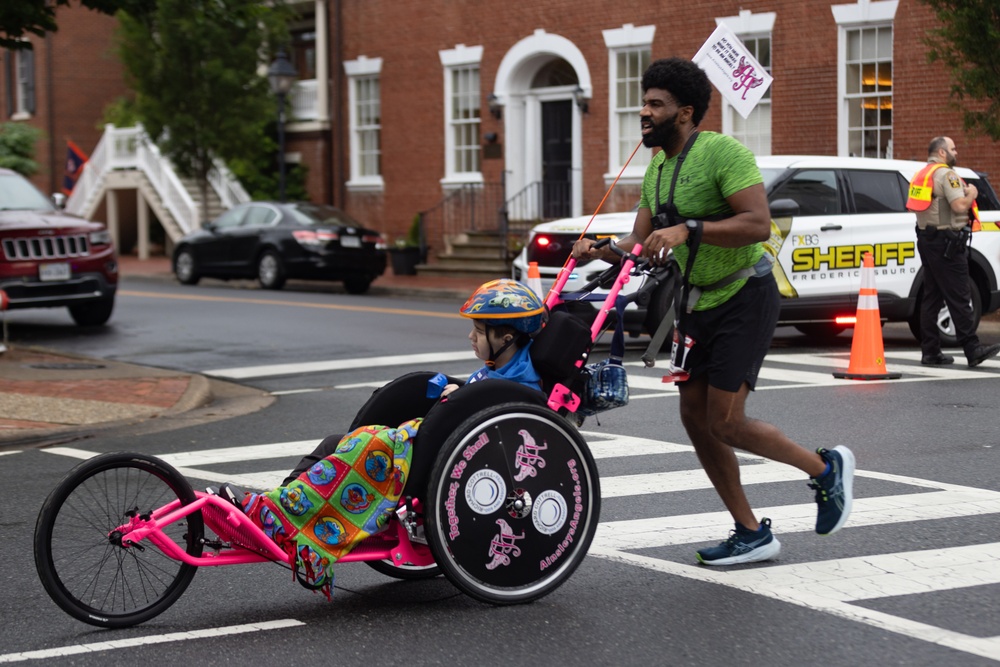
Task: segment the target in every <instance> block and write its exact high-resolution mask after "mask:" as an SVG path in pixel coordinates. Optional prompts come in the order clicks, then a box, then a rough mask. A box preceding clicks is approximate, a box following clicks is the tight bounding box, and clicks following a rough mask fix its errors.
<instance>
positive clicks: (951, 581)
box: [731, 542, 1000, 602]
mask: <svg viewBox="0 0 1000 667" xmlns="http://www.w3.org/2000/svg"><path fill="white" fill-rule="evenodd" d="M998 550H1000V543H996V542H995V543H992V544H973V545H968V546H961V547H947V548H942V549H929V550H925V551H907V552H897V553H891V554H881V555H873V556H858V557H854V558H838V559H836V560H825V561H814V562H810V563H795V564H792V565H772V566H770V567H767V568H761V569H753V570H750V569H747V570H740V571H734V572H732V573H731V574H732V576H733V577H735V578H737V579H739V580H741V582H742V583H741V585H744V586H748V587H758V586H765V585H766V586H778V587H781V588H787V589H790V590H798V591H800V592H802V593H804V594H809V595H815V596H819V597H823V598H826V599H828V600H838V601H840V602H855V601H858V600H870V599H874V598H881V597H887V596H894V595H911V594H914V593H930V592H934V591H947V590H951V589H954V588H968V587H970V586H985V585H989V584H998V583H1000V560H998V559H997V557H996V555H997V553H998Z"/></svg>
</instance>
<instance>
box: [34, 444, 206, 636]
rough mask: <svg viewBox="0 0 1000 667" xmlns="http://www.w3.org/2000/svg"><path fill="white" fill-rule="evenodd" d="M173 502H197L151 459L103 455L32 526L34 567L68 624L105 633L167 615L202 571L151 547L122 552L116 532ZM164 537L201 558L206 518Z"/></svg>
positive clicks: (190, 520)
mask: <svg viewBox="0 0 1000 667" xmlns="http://www.w3.org/2000/svg"><path fill="white" fill-rule="evenodd" d="M175 500H180V501H181V504H187V503H191V502H194V500H195V495H194V491H193V490H192V489H191V485H190V484H189V483H188V482H187V480H185V479H184V477H182V476H181V475H180V473H178V472H177V471H176V470H174V469H173V468H172V467H170V466H169V465H167V464H166V463H164V462H163V461H161V460H159V459H157V458H154V457H152V456H144V455H139V454H127V453H114V454H104V455H102V456H98V457H95V458H93V459H90V460H88V461H84V462H83V463H81V464H80V465H79V466H77V467H76V468H74V469H73V470H72V471H70V473H69V474H68V475H67V476H66V478H65V479H63V480H62V482H60V483H59V485H58V486H57V487H56V489H55V490H54V491H53V492H52V494H51V495H49V497H48V498H47V499H46V500H45V504H44V505H43V506H42V511H41V513H40V514H39V516H38V522H37V524H36V525H35V567H36V569H37V570H38V576H39V577H40V578H41V580H42V585H43V586H44V587H45V590H46V591H47V592H48V594H49V596H50V597H51V598H52V599H53V600H54V601H55V603H56V604H57V605H59V607H61V608H62V609H63V611H65V612H66V613H68V614H70V615H71V616H73V617H75V618H77V619H79V620H81V621H83V622H85V623H90V624H92V625H97V626H100V627H106V628H123V627H128V626H131V625H136V624H138V623H142V622H144V621H146V620H149V619H150V618H153V617H154V616H156V615H157V614H160V613H161V612H163V611H164V610H165V609H167V608H168V607H169V606H170V605H172V604H173V603H174V602H175V601H176V600H177V598H178V597H180V595H181V593H183V592H184V589H186V588H187V586H188V584H190V583H191V579H192V578H193V577H194V574H195V572H196V571H197V568H196V567H195V566H193V565H186V564H183V563H180V562H179V561H176V560H174V559H172V558H170V557H168V556H166V555H165V554H164V553H163V552H161V551H160V550H159V549H158V548H157V547H156V546H155V545H153V543H152V542H150V541H149V540H148V539H146V540H142V541H141V542H140V543H139V544H138V545H132V546H126V545H123V544H122V540H121V532H120V531H117V530H116V528H118V527H120V526H123V525H125V524H128V523H129V522H130V520H131V518H130V517H131V516H135V515H144V514H149V513H150V512H152V511H153V510H156V509H158V508H160V507H163V506H164V505H167V504H169V503H171V502H173V501H175ZM162 530H163V532H164V534H165V535H166V536H167V537H169V538H170V539H172V540H173V541H174V542H176V543H177V544H179V545H180V546H181V547H182V548H184V549H185V551H186V552H187V553H188V554H190V555H192V556H195V557H197V556H200V555H201V552H202V549H203V539H202V538H203V534H204V523H203V519H202V516H201V512H194V513H193V514H189V515H188V516H187V517H186V518H185V519H182V520H180V521H177V522H175V523H172V524H170V525H167V526H164V527H162ZM139 547H141V548H139Z"/></svg>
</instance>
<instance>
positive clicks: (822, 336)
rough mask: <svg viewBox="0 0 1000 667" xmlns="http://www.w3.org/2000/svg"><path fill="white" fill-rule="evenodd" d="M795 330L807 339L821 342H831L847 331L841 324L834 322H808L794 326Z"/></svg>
mask: <svg viewBox="0 0 1000 667" xmlns="http://www.w3.org/2000/svg"><path fill="white" fill-rule="evenodd" d="M795 328H796V329H798V331H799V333H802V334H805V335H806V336H808V337H809V338H816V339H817V340H822V341H828V340H832V339H834V338H836V337H837V336H839V335H840V334H841V333H843V332H844V331H845V330H846V329H847V327H846V326H844V325H843V324H837V323H836V322H808V323H805V324H796V325H795Z"/></svg>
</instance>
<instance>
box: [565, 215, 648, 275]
mask: <svg viewBox="0 0 1000 667" xmlns="http://www.w3.org/2000/svg"><path fill="white" fill-rule="evenodd" d="M652 231H653V215H652V213H650V211H649V209H648V208H640V209H639V212H638V213H636V215H635V222H634V223H632V231H631V232H630V233H629V234H628V236H624V237H622V238H620V239H618V241H617V242H616V243H615V245H617V246H618V247H619V248H621V249H622V250H626V251H628V250H632V248H633V247H634V246H635V244H636V243H638V242H639V241H641V240H642V239H645V238H646V237H648V236H649V234H650V232H652ZM594 243H595V241H593V240H592V239H580V240H579V241H577V242H576V243H574V244H573V256H574V257H576V258H577V259H602V260H604V261H605V262H607V263H608V264H617V263H618V261H619V259H618V255H616V254H615V253H614V251H613V250H611V248H598V249H597V250H594V249H593V248H592V246H593V245H594Z"/></svg>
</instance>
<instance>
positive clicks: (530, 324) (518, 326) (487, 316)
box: [459, 278, 545, 336]
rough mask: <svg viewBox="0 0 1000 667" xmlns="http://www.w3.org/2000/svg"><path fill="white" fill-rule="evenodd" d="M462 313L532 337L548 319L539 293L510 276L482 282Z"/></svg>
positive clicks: (488, 323)
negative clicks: (509, 277) (511, 278)
mask: <svg viewBox="0 0 1000 667" xmlns="http://www.w3.org/2000/svg"><path fill="white" fill-rule="evenodd" d="M459 312H460V313H461V314H462V316H463V317H468V318H471V319H474V320H483V323H484V324H485V325H486V326H507V327H511V328H513V329H515V330H517V331H519V332H521V333H523V334H527V335H528V336H534V335H535V334H536V333H538V332H539V331H541V329H542V324H543V323H544V320H545V304H544V303H542V300H541V299H540V298H539V297H538V295H537V294H535V293H534V291H532V290H531V289H529V288H528V287H525V286H524V285H522V284H521V283H519V282H517V281H516V280H510V279H508V278H501V279H499V280H491V281H490V282H488V283H484V284H482V285H480V286H479V289H477V290H476V291H475V292H473V293H472V296H470V297H469V300H468V301H466V302H465V305H464V306H462V308H461V310H460V311H459Z"/></svg>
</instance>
